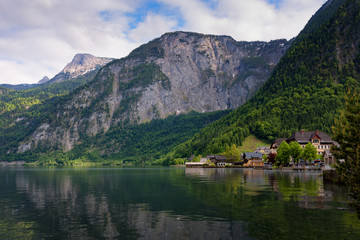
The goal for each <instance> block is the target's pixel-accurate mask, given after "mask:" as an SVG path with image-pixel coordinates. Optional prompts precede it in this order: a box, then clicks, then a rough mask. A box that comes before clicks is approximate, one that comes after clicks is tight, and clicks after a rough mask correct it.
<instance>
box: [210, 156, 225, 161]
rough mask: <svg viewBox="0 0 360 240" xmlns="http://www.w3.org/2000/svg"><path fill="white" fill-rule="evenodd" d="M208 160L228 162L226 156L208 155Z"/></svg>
mask: <svg viewBox="0 0 360 240" xmlns="http://www.w3.org/2000/svg"><path fill="white" fill-rule="evenodd" d="M207 159H215V160H216V161H226V156H224V155H208V156H207Z"/></svg>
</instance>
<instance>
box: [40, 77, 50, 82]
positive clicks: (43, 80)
mask: <svg viewBox="0 0 360 240" xmlns="http://www.w3.org/2000/svg"><path fill="white" fill-rule="evenodd" d="M48 81H50V78H49V77H48V76H45V77H43V78H42V79H41V80H40V81H39V82H38V84H44V83H47V82H48Z"/></svg>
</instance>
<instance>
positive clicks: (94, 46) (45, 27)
mask: <svg viewBox="0 0 360 240" xmlns="http://www.w3.org/2000/svg"><path fill="white" fill-rule="evenodd" d="M325 1H326V0H286V1H285V0H279V1H275V2H276V4H271V3H270V2H274V1H271V0H239V1H234V0H208V1H205V0H182V1H178V0H153V1H150V0H132V1H127V0H102V1H98V0H77V1H73V0H12V1H7V0H0V83H11V84H18V83H34V82H37V81H38V80H40V79H41V78H42V77H43V76H44V75H48V76H49V77H50V78H51V77H53V76H54V75H55V74H56V73H58V72H59V71H60V70H61V69H62V68H63V67H64V66H65V65H66V63H68V62H70V61H71V59H72V58H73V56H74V55H75V54H76V53H82V52H86V53H90V54H93V55H96V56H103V57H114V58H121V57H124V56H126V55H127V54H128V53H129V52H130V51H131V50H133V49H134V48H135V47H137V46H139V45H140V44H143V43H145V42H147V41H149V40H151V39H153V38H156V37H159V36H160V35H162V34H163V33H165V32H168V31H175V30H184V31H194V32H201V33H208V34H222V35H230V36H233V37H234V38H235V39H236V40H239V41H240V40H247V41H250V40H266V41H268V40H272V39H278V38H288V39H289V38H292V37H295V36H296V35H297V34H298V33H299V31H300V30H301V29H302V28H303V26H304V25H305V24H306V22H307V21H308V20H309V18H310V17H311V15H312V14H314V13H315V12H316V10H317V9H318V8H319V7H320V6H321V5H322V4H323V3H324V2H325Z"/></svg>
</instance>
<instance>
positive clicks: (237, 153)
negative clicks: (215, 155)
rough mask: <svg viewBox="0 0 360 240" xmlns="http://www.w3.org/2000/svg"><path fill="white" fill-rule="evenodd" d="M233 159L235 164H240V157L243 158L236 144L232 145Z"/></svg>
mask: <svg viewBox="0 0 360 240" xmlns="http://www.w3.org/2000/svg"><path fill="white" fill-rule="evenodd" d="M230 151H231V158H232V160H233V161H234V162H238V161H240V157H241V152H240V150H239V149H238V148H237V147H236V145H235V144H232V145H231V149H230Z"/></svg>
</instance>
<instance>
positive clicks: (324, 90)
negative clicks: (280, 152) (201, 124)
mask: <svg viewBox="0 0 360 240" xmlns="http://www.w3.org/2000/svg"><path fill="white" fill-rule="evenodd" d="M340 2H343V4H342V5H341V4H339V3H340ZM339 5H341V7H338V6H339ZM326 6H327V7H328V8H326ZM336 8H337V11H334V9H336ZM332 12H333V15H332V16H328V15H327V14H331V13H332ZM319 16H326V17H319ZM326 19H327V20H326ZM359 40H360V1H359V0H348V1H329V2H328V3H327V4H326V5H325V6H324V7H323V8H322V9H321V10H320V11H319V12H318V13H317V14H316V15H315V16H314V17H313V19H312V20H310V21H309V23H308V25H307V26H306V27H305V29H304V31H303V32H302V34H300V36H299V37H298V40H295V43H294V44H293V45H292V46H291V47H290V48H289V50H288V51H287V53H286V54H285V56H284V57H283V58H282V59H281V61H280V63H279V64H278V65H277V67H276V69H275V70H274V71H273V73H272V75H271V77H270V79H269V80H268V81H267V82H266V83H265V85H264V86H263V87H262V88H261V89H260V91H258V92H257V94H256V95H255V96H254V97H253V98H251V100H250V101H248V102H247V103H246V104H245V105H243V106H241V107H240V108H238V109H237V110H236V111H234V112H232V113H230V114H229V115H227V116H226V117H224V118H222V119H220V120H219V121H217V122H215V123H213V124H211V125H210V126H208V127H207V128H205V129H203V130H202V131H201V132H200V133H199V134H197V135H195V137H194V138H193V139H192V140H190V141H188V142H186V143H184V144H182V145H180V146H178V147H177V148H176V149H175V150H174V151H173V152H172V153H171V154H170V155H169V157H184V156H188V155H189V154H190V153H196V154H210V153H219V152H222V151H223V150H224V147H225V146H226V145H230V144H233V143H235V144H236V145H241V142H242V141H243V139H244V138H245V137H246V136H247V135H248V134H250V133H253V134H255V135H256V136H257V137H259V138H261V139H263V140H266V141H268V142H271V141H273V140H274V139H275V138H277V137H288V136H289V135H290V134H291V132H293V131H298V130H300V129H306V130H315V129H318V130H322V131H324V132H327V133H331V129H330V128H331V126H332V124H333V121H334V117H335V116H337V115H338V114H339V110H340V109H342V108H343V105H344V95H345V94H346V89H347V88H355V87H359V79H360V67H359V66H360V52H359Z"/></svg>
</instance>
